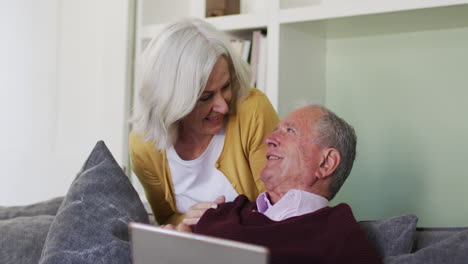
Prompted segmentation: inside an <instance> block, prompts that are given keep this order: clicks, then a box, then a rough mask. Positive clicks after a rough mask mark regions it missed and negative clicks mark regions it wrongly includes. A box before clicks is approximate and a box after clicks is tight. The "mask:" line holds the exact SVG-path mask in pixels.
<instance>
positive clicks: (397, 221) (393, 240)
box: [359, 215, 418, 258]
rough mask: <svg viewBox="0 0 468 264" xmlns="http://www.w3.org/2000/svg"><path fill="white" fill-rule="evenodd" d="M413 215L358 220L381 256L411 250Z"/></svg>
mask: <svg viewBox="0 0 468 264" xmlns="http://www.w3.org/2000/svg"><path fill="white" fill-rule="evenodd" d="M417 222H418V218H417V217H416V216H414V215H402V216H395V217H391V218H386V219H382V220H376V221H362V222H359V225H360V226H361V229H362V230H363V231H364V233H365V234H366V235H367V238H368V239H369V241H370V242H371V243H372V244H373V245H374V246H375V249H376V250H377V252H378V253H379V254H380V256H381V257H382V258H385V257H389V256H398V255H402V254H408V253H410V252H411V248H412V246H413V240H414V234H415V232H416V223H417Z"/></svg>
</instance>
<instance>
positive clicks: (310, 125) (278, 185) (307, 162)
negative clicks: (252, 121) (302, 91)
mask: <svg viewBox="0 0 468 264" xmlns="http://www.w3.org/2000/svg"><path fill="white" fill-rule="evenodd" d="M321 115H322V112H321V110H320V109H319V108H316V107H306V108H301V109H299V110H296V111H294V112H292V113H290V114H289V115H288V116H286V118H285V119H284V120H283V121H281V122H280V123H279V124H278V126H277V127H276V129H275V131H274V132H273V133H272V134H271V135H269V136H268V137H267V139H266V140H265V143H266V144H267V146H268V149H267V154H266V158H267V162H266V166H265V169H263V171H262V173H261V176H260V178H261V179H262V181H263V183H264V184H265V187H266V190H267V191H268V193H269V194H270V196H271V194H272V193H276V194H283V195H284V193H286V192H287V191H289V190H290V189H299V190H304V188H305V186H310V185H311V184H312V183H313V181H314V179H315V177H316V173H317V170H318V168H319V165H320V159H321V157H320V152H321V150H322V149H323V148H322V147H320V146H318V145H316V144H315V143H314V142H313V139H314V137H315V136H316V133H317V131H315V129H314V124H315V121H316V120H317V119H318V118H319V117H320V116H321ZM273 202H274V201H273Z"/></svg>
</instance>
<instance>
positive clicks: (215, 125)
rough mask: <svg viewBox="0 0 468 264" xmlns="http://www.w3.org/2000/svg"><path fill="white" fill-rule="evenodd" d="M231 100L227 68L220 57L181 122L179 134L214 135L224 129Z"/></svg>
mask: <svg viewBox="0 0 468 264" xmlns="http://www.w3.org/2000/svg"><path fill="white" fill-rule="evenodd" d="M231 99H232V87H231V75H230V73H229V66H228V62H227V60H226V59H225V58H224V57H222V56H221V57H219V59H218V61H217V62H216V64H215V65H214V66H213V70H212V71H211V74H210V76H209V78H208V81H207V84H206V87H205V90H204V91H203V93H202V95H201V97H200V99H199V100H198V102H197V104H196V105H195V108H194V109H193V110H192V112H190V114H188V115H187V116H186V117H184V118H183V119H182V120H181V123H180V124H181V126H182V131H181V132H182V133H183V134H185V135H187V133H191V134H192V135H197V134H198V135H215V134H216V133H218V132H219V131H220V130H221V129H223V127H224V124H225V119H226V116H227V114H228V113H229V103H230V102H231Z"/></svg>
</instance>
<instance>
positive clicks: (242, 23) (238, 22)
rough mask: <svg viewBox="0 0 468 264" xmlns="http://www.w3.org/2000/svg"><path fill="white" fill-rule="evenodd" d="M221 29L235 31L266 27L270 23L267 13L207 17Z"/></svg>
mask: <svg viewBox="0 0 468 264" xmlns="http://www.w3.org/2000/svg"><path fill="white" fill-rule="evenodd" d="M206 21H208V22H210V23H211V24H213V25H214V26H215V27H216V28H218V29H219V30H224V31H234V30H244V29H253V28H264V27H266V26H267V25H268V20H267V16H266V14H240V15H230V16H221V17H210V18H206Z"/></svg>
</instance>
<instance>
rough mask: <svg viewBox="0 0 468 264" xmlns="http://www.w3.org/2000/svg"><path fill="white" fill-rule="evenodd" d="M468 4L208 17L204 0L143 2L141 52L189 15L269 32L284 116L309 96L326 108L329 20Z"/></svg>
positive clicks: (249, 11)
mask: <svg viewBox="0 0 468 264" xmlns="http://www.w3.org/2000/svg"><path fill="white" fill-rule="evenodd" d="M467 3H468V1H466V0H393V1H390V0H354V1H349V0H256V1H251V0H241V13H240V14H238V15H230V16H223V17H214V18H205V17H204V13H205V1H204V0H180V1H164V0H140V1H138V5H137V29H136V38H137V44H136V48H137V50H138V51H140V52H141V51H142V49H143V48H144V46H145V43H147V41H149V39H151V38H152V37H154V36H155V35H157V34H158V32H159V31H160V30H161V28H162V27H164V25H165V24H166V23H168V22H171V21H174V20H176V19H179V18H182V17H188V16H192V17H199V18H203V19H206V20H207V21H208V22H210V23H212V24H213V25H215V26H216V27H217V28H218V29H220V30H224V31H227V32H228V33H230V34H234V35H241V36H248V35H249V34H250V33H251V32H252V31H253V30H255V29H264V30H266V31H267V32H268V55H267V61H268V69H267V86H266V94H267V95H268V97H269V99H270V101H271V103H272V104H273V106H274V107H275V108H276V109H277V110H278V112H279V113H280V115H284V113H286V112H288V111H289V110H290V109H289V108H290V105H289V104H290V102H291V100H293V99H294V98H304V97H307V98H309V99H311V100H312V101H314V102H317V103H324V100H325V87H326V81H325V61H326V40H327V21H330V20H333V19H336V18H344V17H351V16H361V15H373V14H374V15H375V14H382V13H389V12H397V11H406V10H414V9H424V8H433V7H443V6H452V5H461V4H467ZM467 15H468V14H467ZM136 60H138V56H137V59H136ZM137 65H138V64H137ZM137 70H138V69H137ZM305 86H307V87H309V88H310V87H313V89H306V88H305ZM135 87H138V80H135Z"/></svg>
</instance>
